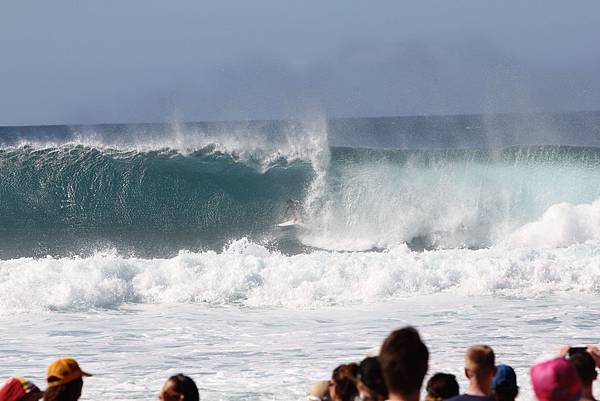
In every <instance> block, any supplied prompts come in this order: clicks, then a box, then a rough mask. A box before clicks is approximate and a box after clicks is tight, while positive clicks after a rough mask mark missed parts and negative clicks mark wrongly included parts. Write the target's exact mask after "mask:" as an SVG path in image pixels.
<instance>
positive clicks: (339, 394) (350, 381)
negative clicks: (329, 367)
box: [329, 363, 359, 401]
mask: <svg viewBox="0 0 600 401" xmlns="http://www.w3.org/2000/svg"><path fill="white" fill-rule="evenodd" d="M358 373H359V370H358V365H357V364H355V363H350V364H347V365H340V366H338V367H337V368H335V369H334V370H333V374H332V375H331V381H330V382H329V384H330V387H329V396H330V397H331V399H332V400H333V401H353V400H354V399H355V398H356V397H357V396H358V389H357V388H356V381H357V376H358Z"/></svg>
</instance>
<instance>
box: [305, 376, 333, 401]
mask: <svg viewBox="0 0 600 401" xmlns="http://www.w3.org/2000/svg"><path fill="white" fill-rule="evenodd" d="M306 400H307V401H331V398H329V382H328V381H327V380H320V381H318V382H315V383H313V384H312V386H310V389H309V390H308V396H307V397H306Z"/></svg>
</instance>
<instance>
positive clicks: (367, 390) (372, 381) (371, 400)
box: [357, 356, 388, 401]
mask: <svg viewBox="0 0 600 401" xmlns="http://www.w3.org/2000/svg"><path fill="white" fill-rule="evenodd" d="M358 378H359V380H358V384H357V387H358V392H359V393H360V396H361V400H364V401H382V400H387V398H388V391H387V387H386V386H385V381H384V380H383V374H382V372H381V365H380V364H379V359H378V358H377V357H375V356H371V357H368V358H365V359H363V360H362V362H361V363H360V365H359V375H358Z"/></svg>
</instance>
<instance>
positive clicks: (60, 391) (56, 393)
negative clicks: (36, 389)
mask: <svg viewBox="0 0 600 401" xmlns="http://www.w3.org/2000/svg"><path fill="white" fill-rule="evenodd" d="M82 387H83V379H81V377H80V378H78V379H75V380H73V381H70V382H68V383H65V384H60V385H58V386H52V387H48V388H47V389H46V391H44V401H77V400H78V399H79V397H81V388H82Z"/></svg>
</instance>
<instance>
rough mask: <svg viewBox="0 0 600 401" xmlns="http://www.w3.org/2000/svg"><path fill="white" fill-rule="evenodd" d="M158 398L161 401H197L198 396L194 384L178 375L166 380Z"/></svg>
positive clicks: (186, 377) (185, 377)
mask: <svg viewBox="0 0 600 401" xmlns="http://www.w3.org/2000/svg"><path fill="white" fill-rule="evenodd" d="M158 398H159V399H160V400H161V401H199V400H200V394H199V392H198V387H197V386H196V383H194V381H193V380H192V379H191V378H190V377H188V376H185V375H183V374H181V373H179V374H177V375H175V376H171V377H169V378H168V379H167V381H166V382H165V384H164V386H163V388H162V389H161V391H160V395H159V397H158Z"/></svg>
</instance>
